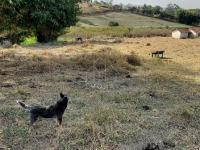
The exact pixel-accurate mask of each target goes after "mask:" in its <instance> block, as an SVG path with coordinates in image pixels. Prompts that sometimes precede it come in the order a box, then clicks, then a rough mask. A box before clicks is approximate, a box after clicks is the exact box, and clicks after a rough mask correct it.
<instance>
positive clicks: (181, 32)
mask: <svg viewBox="0 0 200 150" xmlns="http://www.w3.org/2000/svg"><path fill="white" fill-rule="evenodd" d="M188 35H189V29H176V30H174V31H172V37H173V38H176V39H186V38H188Z"/></svg>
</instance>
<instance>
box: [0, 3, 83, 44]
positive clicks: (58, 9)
mask: <svg viewBox="0 0 200 150" xmlns="http://www.w3.org/2000/svg"><path fill="white" fill-rule="evenodd" d="M79 2H81V0H0V14H1V16H0V30H1V31H2V30H4V31H8V32H9V34H13V35H11V37H12V36H14V34H16V32H15V31H19V29H20V31H22V30H23V31H26V32H29V33H33V34H35V35H36V37H37V40H38V42H48V41H51V40H55V39H56V38H57V36H58V35H59V34H60V32H61V31H62V29H64V28H65V27H69V26H71V25H75V24H76V22H77V21H78V19H77V15H79V14H80V8H79ZM13 30H14V32H11V31H13ZM19 38H21V36H19Z"/></svg>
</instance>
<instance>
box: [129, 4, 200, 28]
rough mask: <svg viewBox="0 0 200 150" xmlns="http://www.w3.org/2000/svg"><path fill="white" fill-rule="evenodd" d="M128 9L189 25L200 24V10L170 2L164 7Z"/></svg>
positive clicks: (149, 6)
mask: <svg viewBox="0 0 200 150" xmlns="http://www.w3.org/2000/svg"><path fill="white" fill-rule="evenodd" d="M127 9H128V10H129V11H131V12H132V13H137V14H140V15H145V16H152V17H159V18H161V19H167V20H171V21H177V22H180V23H184V24H188V25H198V24H199V22H200V10H197V9H195V10H185V9H182V8H180V7H179V6H178V5H176V4H168V5H167V7H166V8H165V9H164V8H162V7H160V6H155V7H153V6H151V5H146V4H145V5H143V6H128V7H127Z"/></svg>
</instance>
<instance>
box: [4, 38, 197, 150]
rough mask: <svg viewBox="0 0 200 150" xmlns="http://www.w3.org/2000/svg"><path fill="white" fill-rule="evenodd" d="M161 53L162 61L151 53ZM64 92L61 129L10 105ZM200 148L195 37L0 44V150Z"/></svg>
mask: <svg viewBox="0 0 200 150" xmlns="http://www.w3.org/2000/svg"><path fill="white" fill-rule="evenodd" d="M153 50H165V58H164V59H158V58H151V55H149V54H150V52H151V51H153ZM61 91H62V92H63V93H67V94H68V96H69V98H70V102H69V108H68V109H67V110H66V112H65V114H64V124H63V128H62V129H60V128H59V127H57V124H56V120H54V119H50V120H49V119H41V120H40V121H38V122H36V124H35V126H34V129H29V126H28V121H29V116H28V114H27V113H26V112H24V111H23V110H22V109H21V108H20V107H19V106H17V104H16V100H21V101H24V102H25V103H27V104H40V105H44V106H46V105H49V104H52V103H55V102H56V100H57V99H58V98H59V92H61ZM152 142H153V143H156V144H158V145H159V147H160V149H161V150H165V149H166V150H167V149H170V150H199V149H200V40H199V39H187V40H176V39H172V38H167V37H153V38H134V39H131V38H130V39H126V38H125V39H121V42H116V43H114V42H113V43H112V42H108V43H101V42H100V43H98V42H95V43H92V42H88V43H83V44H76V45H52V46H49V45H40V44H36V45H34V46H27V47H20V46H16V47H15V48H11V49H0V149H1V148H2V149H13V150H22V149H33V150H37V149H38V150H40V149H44V150H51V149H52V150H63V149H69V150H73V149H74V150H77V149H89V150H90V149H91V150H93V149H95V150H96V149H99V150H112V149H113V150H118V149H119V150H121V149H122V150H129V149H130V150H142V148H144V147H145V146H146V145H147V143H152Z"/></svg>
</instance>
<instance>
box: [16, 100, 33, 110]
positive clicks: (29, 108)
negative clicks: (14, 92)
mask: <svg viewBox="0 0 200 150" xmlns="http://www.w3.org/2000/svg"><path fill="white" fill-rule="evenodd" d="M17 103H18V104H19V105H20V106H21V107H22V108H24V109H25V110H26V111H31V107H30V106H28V105H26V104H25V103H23V102H20V101H17Z"/></svg>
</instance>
